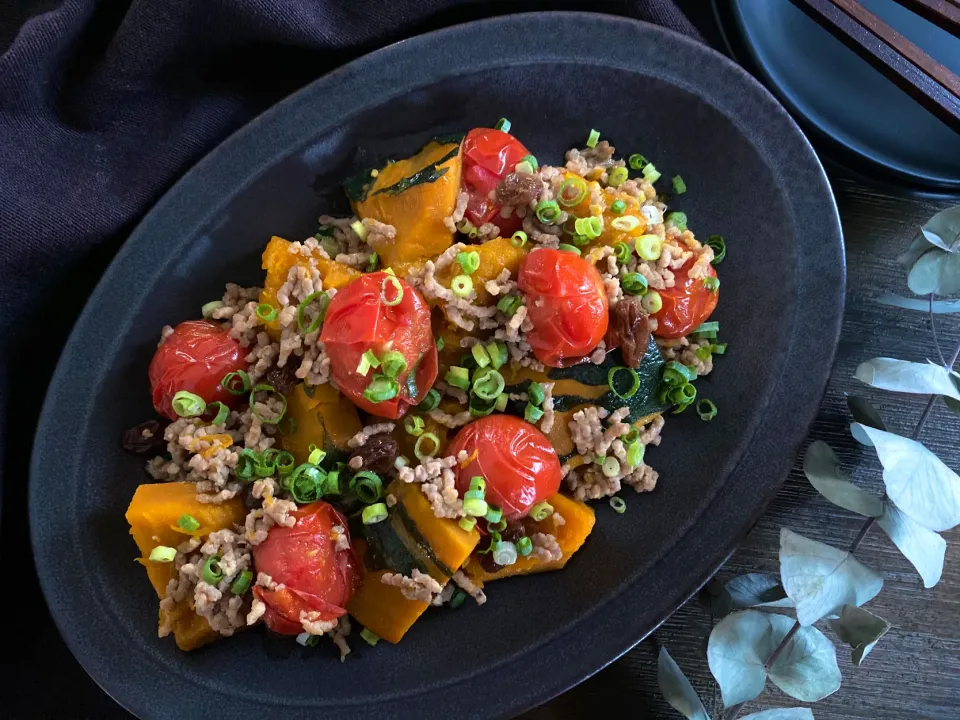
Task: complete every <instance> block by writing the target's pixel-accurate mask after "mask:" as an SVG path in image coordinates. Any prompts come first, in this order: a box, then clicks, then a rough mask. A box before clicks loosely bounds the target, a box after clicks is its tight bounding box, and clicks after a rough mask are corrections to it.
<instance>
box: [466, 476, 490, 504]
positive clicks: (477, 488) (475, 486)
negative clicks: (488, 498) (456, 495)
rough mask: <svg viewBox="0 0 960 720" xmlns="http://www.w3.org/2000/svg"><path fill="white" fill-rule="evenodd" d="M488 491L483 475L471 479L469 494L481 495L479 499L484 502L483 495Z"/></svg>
mask: <svg viewBox="0 0 960 720" xmlns="http://www.w3.org/2000/svg"><path fill="white" fill-rule="evenodd" d="M486 491H487V481H486V479H485V478H484V477H483V475H474V476H473V477H471V478H470V489H469V490H468V491H467V492H476V493H480V495H479V497H480V499H481V500H482V499H483V494H484V493H485V492H486Z"/></svg>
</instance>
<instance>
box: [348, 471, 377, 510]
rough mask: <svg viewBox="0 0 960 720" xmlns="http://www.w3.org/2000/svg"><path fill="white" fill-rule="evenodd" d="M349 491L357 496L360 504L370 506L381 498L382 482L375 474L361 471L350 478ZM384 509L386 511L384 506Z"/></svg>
mask: <svg viewBox="0 0 960 720" xmlns="http://www.w3.org/2000/svg"><path fill="white" fill-rule="evenodd" d="M350 489H351V490H353V491H354V492H355V493H356V494H357V497H358V498H360V501H361V502H363V503H365V504H367V505H370V504H371V503H375V502H376V501H377V500H379V499H380V497H381V496H382V494H383V480H381V479H380V476H379V475H377V474H376V473H375V472H372V471H370V470H361V471H359V472H358V473H356V474H355V475H354V476H353V477H352V478H350ZM384 509H386V506H384Z"/></svg>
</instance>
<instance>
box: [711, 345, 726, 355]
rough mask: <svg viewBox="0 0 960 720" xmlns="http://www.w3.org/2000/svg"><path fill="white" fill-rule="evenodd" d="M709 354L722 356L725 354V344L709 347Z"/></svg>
mask: <svg viewBox="0 0 960 720" xmlns="http://www.w3.org/2000/svg"><path fill="white" fill-rule="evenodd" d="M710 352H711V353H713V354H714V355H723V354H725V353H726V352H727V344H726V343H714V344H713V345H711V346H710Z"/></svg>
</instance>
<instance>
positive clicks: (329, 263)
mask: <svg viewBox="0 0 960 720" xmlns="http://www.w3.org/2000/svg"><path fill="white" fill-rule="evenodd" d="M313 257H314V259H315V260H316V261H317V269H318V270H319V271H320V277H322V278H323V288H324V290H326V289H328V288H336V289H338V290H339V289H340V288H342V287H344V286H345V285H346V284H348V283H349V282H350V281H352V280H355V279H356V278H358V277H360V272H359V271H357V270H354V269H353V268H351V267H348V266H346V265H344V264H343V263H338V262H336V261H335V260H329V259H327V258H325V257H321V256H320V255H319V254H314V256H313ZM262 262H263V269H264V270H266V271H267V277H266V280H265V281H264V283H263V290H262V291H261V292H260V302H261V303H269V304H270V305H273V306H274V307H277V291H278V290H279V289H280V288H281V287H283V284H284V283H285V282H286V281H287V273H289V272H290V268H292V267H293V266H294V265H296V264H298V263H299V264H301V265H303V266H304V267H307V266H308V264H309V263H308V261H307V258H305V257H304V256H303V255H301V254H300V253H291V252H290V242H288V241H287V240H284V239H283V238H281V237H277V236H276V235H275V236H273V237H272V238H270V242H269V243H267V247H266V248H264V251H263V257H262ZM265 324H266V326H267V332H269V333H270V335H271V336H273V337H274V339H277V338H279V337H280V327H279V324H278V321H277V320H273V321H272V322H269V323H265Z"/></svg>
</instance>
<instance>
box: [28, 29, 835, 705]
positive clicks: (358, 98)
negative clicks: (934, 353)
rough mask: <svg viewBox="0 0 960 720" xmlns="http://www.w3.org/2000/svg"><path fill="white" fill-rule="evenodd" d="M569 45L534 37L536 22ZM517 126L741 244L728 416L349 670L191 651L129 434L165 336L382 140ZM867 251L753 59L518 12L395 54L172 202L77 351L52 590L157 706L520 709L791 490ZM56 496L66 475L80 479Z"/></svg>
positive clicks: (262, 128) (60, 419)
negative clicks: (560, 542) (149, 566)
mask: <svg viewBox="0 0 960 720" xmlns="http://www.w3.org/2000/svg"><path fill="white" fill-rule="evenodd" d="M534 36H536V37H542V38H549V42H542V43H541V42H531V38H532V37H534ZM500 116H506V117H508V118H510V119H511V120H512V121H513V131H514V132H515V133H516V134H517V135H518V136H519V137H520V138H521V139H522V140H523V141H524V142H525V143H527V145H528V147H530V148H531V150H532V151H533V152H534V153H535V154H536V155H537V156H538V157H539V158H540V159H541V161H544V162H546V161H551V162H559V161H560V159H561V158H562V153H563V151H564V149H566V148H567V147H570V146H571V145H575V144H580V143H582V142H583V140H584V139H585V137H586V135H587V133H588V131H589V129H590V128H591V127H597V128H598V129H599V130H600V131H601V132H602V133H603V134H604V136H605V137H608V138H610V139H611V140H612V141H613V142H615V144H616V145H618V146H619V147H620V150H621V151H622V152H623V153H624V154H628V153H631V152H643V153H644V154H646V155H647V156H648V157H651V158H653V159H655V161H656V164H657V166H658V167H660V168H662V169H663V170H664V172H665V175H666V176H667V177H669V176H670V175H673V174H677V173H681V174H682V175H683V177H684V179H685V180H686V182H687V185H688V187H689V191H688V193H687V194H686V195H684V196H683V197H682V198H680V202H678V203H677V207H679V208H681V209H683V210H685V211H686V213H687V214H688V216H689V217H690V222H691V225H692V227H693V228H694V229H695V230H696V231H697V232H698V233H699V234H701V235H703V236H706V235H709V234H712V233H721V234H723V235H725V236H726V237H727V238H728V247H729V251H728V259H727V260H726V261H725V262H724V263H723V265H722V266H721V267H720V277H721V280H722V287H721V289H720V294H721V302H720V307H719V310H718V312H717V314H716V316H715V317H716V319H718V320H720V322H721V326H722V329H723V332H722V337H723V339H724V340H726V341H728V342H729V343H730V353H729V354H728V355H727V357H726V358H724V359H723V360H721V361H720V362H718V368H717V370H716V371H715V373H714V375H712V376H710V378H709V379H706V380H705V381H703V382H702V383H701V384H700V392H701V394H702V395H703V396H706V397H710V398H712V399H713V400H714V401H715V402H716V403H717V405H718V406H719V408H720V414H719V415H718V417H717V418H716V420H714V421H713V422H712V423H710V424H705V423H702V422H701V421H699V420H698V419H697V418H696V416H695V415H693V414H692V413H686V415H685V416H682V417H678V418H671V419H670V421H669V422H668V423H667V428H666V437H665V439H664V442H663V444H662V446H661V447H659V448H656V449H654V450H651V452H650V453H649V460H650V462H651V463H652V464H653V465H654V466H655V467H656V468H657V469H658V470H659V471H660V473H661V482H660V486H659V487H658V489H657V491H656V492H654V493H652V494H648V495H644V496H636V495H634V494H633V493H632V491H628V493H627V494H626V500H627V504H628V508H627V512H626V514H625V515H622V516H618V515H616V514H614V513H613V512H612V510H611V509H610V508H609V507H608V506H607V505H606V503H602V502H601V503H599V504H598V505H597V515H598V521H597V526H596V529H595V530H594V532H593V535H592V537H591V538H590V542H588V543H587V545H586V547H585V548H584V549H583V550H582V551H581V552H580V553H579V554H578V555H577V556H576V558H574V560H573V561H572V562H571V563H570V565H569V566H568V568H567V569H566V570H565V571H563V572H559V573H553V574H549V575H542V576H539V577H528V578H518V579H515V580H509V581H505V582H499V583H496V584H495V585H492V586H491V587H490V588H489V597H490V601H489V602H488V603H487V604H486V605H484V606H483V607H476V606H471V607H464V608H463V609H462V610H459V611H456V612H452V611H435V612H430V613H428V614H427V615H426V616H425V617H424V618H423V619H422V620H421V621H420V622H418V623H417V624H416V626H415V627H414V629H413V630H412V631H411V632H410V633H409V635H408V636H407V637H406V638H405V639H404V641H403V643H402V644H401V645H399V646H396V647H394V646H390V645H387V644H386V643H380V645H378V646H377V647H376V648H368V647H367V646H366V645H364V644H363V643H362V641H359V639H358V638H357V637H356V634H355V636H354V643H353V644H354V647H355V653H354V654H353V655H351V656H350V657H349V658H348V660H347V662H346V663H344V664H340V663H339V662H337V661H336V660H335V659H334V655H333V653H332V651H327V650H323V649H321V650H318V651H306V650H304V649H303V648H300V647H299V646H297V645H296V644H294V643H290V642H285V643H280V642H275V641H272V640H271V639H269V638H267V636H266V635H265V634H264V633H263V632H262V631H260V630H256V631H251V632H246V633H243V634H242V635H240V636H238V637H235V638H232V639H229V640H224V641H222V642H218V643H216V644H215V645H213V646H211V647H208V648H206V649H204V650H202V651H200V652H195V653H190V654H183V653H180V652H178V651H177V650H176V648H175V646H174V644H173V643H172V642H171V641H170V639H169V638H168V639H167V640H164V641H160V640H158V639H157V638H156V603H157V600H156V597H155V596H154V594H153V591H152V589H151V588H150V586H149V584H148V583H147V582H146V579H145V577H144V575H143V572H142V569H141V568H140V567H139V566H137V565H136V564H135V563H134V562H133V560H132V558H133V557H134V555H135V552H136V549H135V546H134V544H133V542H132V541H131V540H130V538H129V536H128V535H127V527H126V524H125V522H124V519H123V513H124V510H125V508H126V505H127V503H128V502H129V500H130V497H131V496H132V494H133V491H134V488H135V487H136V485H137V484H138V483H140V482H144V481H145V475H144V473H143V471H142V469H141V463H140V460H139V459H138V458H136V457H131V456H129V455H125V454H123V453H122V452H121V451H120V448H119V442H118V439H119V437H120V434H121V432H122V431H123V430H124V429H125V428H127V427H129V426H131V425H133V424H135V423H138V422H140V421H142V420H144V419H145V418H148V417H150V416H151V407H150V401H149V393H148V386H147V379H146V368H147V364H148V363H149V360H150V357H151V355H152V352H153V349H154V347H155V345H156V340H157V337H158V333H159V329H160V327H161V326H162V325H163V324H165V323H176V322H178V321H180V320H183V319H186V318H190V317H194V316H195V315H197V314H198V312H199V308H200V305H201V304H202V303H203V302H205V301H208V300H210V299H213V298H215V297H218V296H219V293H220V292H221V288H222V285H223V284H224V283H225V282H227V281H229V280H233V281H238V282H242V283H250V284H253V283H257V282H259V281H260V270H259V255H260V252H261V250H262V248H263V245H264V243H265V242H266V241H267V240H268V239H269V237H270V235H271V234H279V235H285V236H287V237H289V238H302V237H305V236H307V235H308V234H310V233H312V232H313V231H314V230H315V227H316V224H315V223H316V217H317V216H318V215H319V214H320V212H321V210H322V209H325V207H326V205H327V199H328V198H331V197H335V196H336V192H335V188H336V185H337V183H338V182H339V181H340V180H341V179H342V178H343V177H344V176H345V174H346V173H347V172H348V170H349V169H351V167H352V164H353V163H354V162H355V160H356V157H355V155H356V153H355V149H356V148H358V147H359V148H363V149H364V150H365V151H366V153H367V154H368V156H372V157H375V158H386V157H388V156H391V155H396V154H399V153H404V152H408V151H410V150H412V149H414V148H416V147H417V146H418V145H419V144H420V143H422V142H423V141H424V140H425V139H427V138H429V137H430V136H431V135H434V134H437V133H442V132H449V131H456V130H465V129H468V128H470V127H472V126H477V125H489V124H491V123H493V122H495V121H496V119H497V118H498V117H500ZM843 294H844V258H843V244H842V239H841V234H840V227H839V223H838V219H837V214H836V208H835V205H834V202H833V198H832V195H831V193H830V190H829V187H828V185H827V182H826V179H825V177H824V174H823V171H822V168H821V167H820V164H819V163H818V161H817V159H816V157H815V156H814V154H813V152H812V150H811V148H810V147H809V145H808V144H807V142H806V140H805V139H804V138H803V136H802V135H801V133H800V132H799V130H798V129H797V128H796V126H795V125H794V124H793V122H792V121H791V120H790V118H789V116H788V115H787V114H786V112H784V110H783V109H782V108H781V107H780V106H779V105H778V104H777V103H776V102H775V101H774V100H773V99H772V98H771V96H770V95H769V94H768V93H767V92H766V91H765V90H764V89H763V88H762V87H761V86H760V85H759V84H758V83H756V82H755V81H753V80H752V79H750V78H749V76H747V75H746V74H745V73H744V72H743V71H742V70H740V69H739V68H737V67H736V66H735V65H733V64H732V63H730V62H728V61H727V60H725V59H724V58H722V57H721V56H720V55H718V54H716V53H714V52H713V51H711V50H709V49H707V48H705V47H703V46H701V45H699V44H697V43H695V42H693V41H691V40H688V39H686V38H683V37H681V36H678V35H675V34H672V33H670V32H667V31H664V30H662V29H660V28H657V27H653V26H649V25H644V24H640V23H636V22H631V21H625V20H619V19H614V18H611V17H604V16H596V15H573V14H538V15H524V16H514V17H508V18H502V19H496V20H490V21H484V22H480V23H475V24H471V25H467V26H461V27H456V28H452V29H449V30H445V31H441V32H437V33H433V34H430V35H426V36H422V37H418V38H415V39H413V40H409V41H406V42H403V43H400V44H397V45H394V46H391V47H388V48H386V49H384V50H381V51H378V52H376V53H374V54H372V55H369V56H367V57H365V58H363V59H361V60H359V61H357V62H355V63H352V64H351V65H349V66H347V67H344V68H343V69H341V70H339V71H337V72H335V73H333V74H331V75H329V76H327V77H325V78H323V79H321V80H319V81H318V82H316V83H314V84H313V85H311V86H310V87H308V88H306V89H305V90H303V91H302V92H300V93H298V94H297V95H295V96H293V97H291V98H289V99H288V100H286V101H284V102H283V103H281V104H280V105H278V106H277V107H276V108H274V109H273V110H271V111H269V112H268V113H266V114H265V115H263V116H262V117H260V118H259V119H257V120H256V121H254V122H253V123H251V124H250V125H249V126H247V127H246V128H245V129H243V130H242V131H240V132H239V133H238V134H237V135H235V136H234V137H232V138H231V139H230V140H228V141H227V142H226V143H224V144H223V145H222V146H221V147H220V148H218V149H217V150H216V151H214V152H213V153H212V154H211V155H210V156H209V157H207V158H206V159H205V160H204V161H203V162H201V163H200V164H199V165H198V166H197V167H196V168H194V169H193V170H192V171H191V172H190V173H188V174H187V175H186V176H185V177H184V178H183V180H181V181H180V183H178V184H177V185H176V186H175V187H174V188H173V190H171V191H170V193H168V194H167V196H166V197H165V198H163V200H161V202H160V203H158V205H157V206H156V208H154V210H153V211H152V212H151V213H150V214H149V215H148V216H147V217H146V219H145V220H144V221H143V223H142V224H141V225H140V227H139V228H138V229H137V230H136V231H135V232H134V234H133V235H132V236H131V238H130V239H129V241H128V242H127V243H126V245H125V246H124V248H123V249H122V250H121V252H120V253H119V254H118V256H117V258H116V260H115V262H114V263H113V265H112V267H111V268H110V270H109V271H108V272H107V273H106V274H105V276H104V278H103V280H102V281H101V283H100V285H99V287H98V289H97V291H96V292H95V294H94V295H93V297H92V298H91V300H90V302H89V304H88V305H87V307H86V309H85V311H84V313H83V315H82V317H81V318H80V320H79V322H78V323H77V326H76V328H75V329H74V332H73V335H72V337H71V339H70V341H69V343H68V345H67V348H66V350H65V351H64V354H63V356H62V357H61V359H60V364H59V366H58V368H57V372H56V375H55V377H54V380H53V382H52V384H51V387H50V390H49V393H48V396H47V399H46V403H45V406H44V411H43V416H42V419H41V422H40V426H39V430H38V434H37V441H36V445H35V448H34V454H33V465H32V473H31V480H30V482H31V487H30V514H31V517H30V519H31V527H32V540H33V544H34V549H35V553H36V561H37V565H38V570H39V573H40V579H41V582H42V585H43V589H44V592H45V593H46V597H47V601H48V602H49V604H50V607H51V609H52V612H53V615H54V617H55V618H56V621H57V624H58V626H59V628H60V631H61V632H62V633H63V635H64V637H65V638H66V640H67V642H68V644H69V645H70V648H71V649H72V651H73V652H74V654H76V656H77V657H78V659H79V660H80V662H81V663H82V664H83V666H84V667H85V668H86V670H87V671H88V672H89V673H90V674H91V675H92V676H93V677H94V679H96V680H97V682H99V683H100V684H101V685H102V686H103V688H104V689H105V690H106V691H107V692H109V693H110V694H111V695H112V696H113V697H114V698H116V699H117V701H119V702H120V703H122V704H123V705H124V706H125V707H127V708H128V709H130V710H131V711H132V712H134V713H136V714H138V715H140V716H142V717H173V718H184V717H200V716H203V715H210V716H219V715H222V714H224V712H229V714H230V715H231V716H237V717H239V716H241V715H242V714H243V713H247V712H250V713H256V714H257V715H258V716H265V715H276V716H282V717H285V718H299V717H313V718H316V717H331V718H333V717H336V718H339V719H341V720H343V719H345V718H351V717H373V716H374V713H376V715H377V716H379V717H423V716H436V715H439V714H440V713H443V714H450V713H455V714H457V715H458V716H462V717H484V718H487V717H496V716H506V715H509V714H511V713H513V712H517V711H519V710H521V709H523V708H526V707H530V706H532V705H535V704H537V703H540V702H542V701H544V700H546V699H548V698H550V697H552V696H554V695H556V694H557V693H559V692H561V691H562V690H564V689H565V688H567V687H570V686H571V685H573V684H574V683H576V682H578V681H579V680H582V679H583V678H584V677H586V676H588V675H589V674H591V673H593V672H595V671H596V670H598V669H599V668H600V667H602V666H603V665H605V664H606V663H608V662H610V661H611V660H613V659H614V658H615V657H617V656H618V655H620V654H621V653H623V652H624V651H625V650H627V649H628V648H630V647H631V646H632V645H633V644H635V643H636V642H638V641H639V640H640V639H641V638H642V637H644V636H645V635H646V634H647V633H649V632H650V631H651V630H652V629H653V628H654V627H656V625H657V624H658V623H660V622H661V621H662V620H663V619H664V618H665V617H667V616H668V615H669V614H670V613H671V612H672V611H673V610H674V609H675V608H676V607H677V606H678V605H679V604H680V603H682V602H683V601H684V600H685V599H686V598H687V597H689V595H690V594H691V593H692V592H693V591H695V590H696V589H697V588H698V587H699V586H700V584H701V583H703V582H704V581H705V580H706V579H707V578H708V577H709V575H710V574H711V573H712V572H713V571H714V570H715V569H716V567H717V566H718V565H719V564H720V563H721V562H722V561H723V560H724V559H725V558H726V556H727V555H728V553H729V552H730V550H731V549H732V547H733V545H734V544H735V542H736V541H737V540H738V539H739V538H740V537H741V536H742V535H743V534H744V533H745V532H746V530H747V529H748V528H749V527H750V526H751V524H752V523H753V522H754V520H755V519H756V518H757V517H758V516H759V514H760V512H761V511H762V509H763V507H764V505H765V504H766V502H767V501H768V500H769V499H770V498H771V497H772V496H773V494H774V493H775V492H776V490H777V488H778V487H779V485H780V483H781V481H782V479H783V477H784V475H785V473H786V470H787V468H788V465H789V463H790V462H791V460H792V458H793V457H794V454H795V453H796V451H797V449H798V447H799V445H800V443H801V441H802V439H803V437H804V435H805V433H806V428H807V425H808V423H809V421H810V420H811V419H812V417H813V414H814V412H815V409H816V407H817V405H818V403H819V400H820V397H821V394H822V391H823V388H824V385H825V382H826V378H827V374H828V371H829V369H830V365H831V362H832V359H833V354H834V349H835V347H836V341H837V336H838V332H839V327H840V318H841V314H842V306H843ZM54 489H55V490H54Z"/></svg>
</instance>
